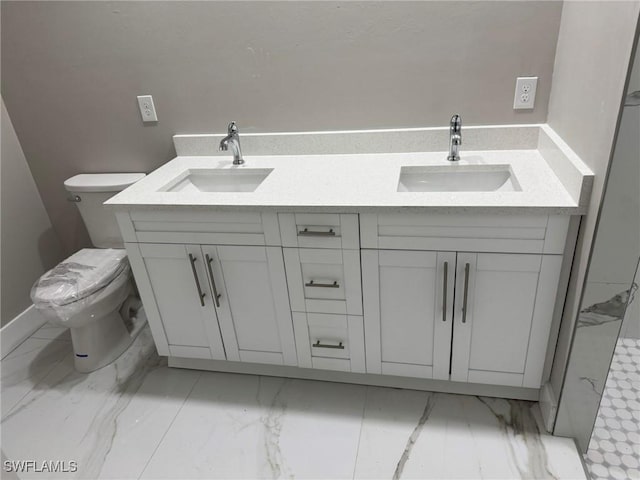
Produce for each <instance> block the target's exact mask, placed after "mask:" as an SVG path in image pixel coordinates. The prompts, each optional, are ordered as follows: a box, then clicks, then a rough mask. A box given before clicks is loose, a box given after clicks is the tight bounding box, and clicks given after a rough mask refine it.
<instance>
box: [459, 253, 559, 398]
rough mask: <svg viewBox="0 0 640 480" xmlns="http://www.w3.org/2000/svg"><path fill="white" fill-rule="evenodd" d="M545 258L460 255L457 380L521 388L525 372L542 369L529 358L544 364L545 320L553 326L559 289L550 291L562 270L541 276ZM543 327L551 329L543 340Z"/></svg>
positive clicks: (484, 254)
mask: <svg viewBox="0 0 640 480" xmlns="http://www.w3.org/2000/svg"><path fill="white" fill-rule="evenodd" d="M543 258H544V256H542V255H527V254H523V255H520V254H486V253H458V260H457V265H458V267H457V284H456V308H455V314H454V339H453V355H452V374H451V379H452V380H456V381H463V382H467V381H471V382H478V383H500V384H504V385H515V386H522V385H523V383H524V376H525V371H526V370H528V369H530V368H533V369H534V370H535V369H538V365H537V363H539V362H538V361H536V362H531V361H528V359H529V358H530V356H531V355H532V354H533V356H534V357H536V358H539V359H541V361H544V354H543V355H538V354H537V350H539V349H542V350H544V351H546V340H547V337H548V325H549V322H547V321H545V320H544V319H542V318H540V317H541V315H545V316H546V315H547V313H548V316H549V319H548V320H549V321H550V315H551V312H552V310H553V302H554V300H555V294H554V293H553V292H554V290H555V289H549V288H546V286H547V285H557V282H558V274H559V268H558V269H557V271H553V272H550V274H547V273H545V274H544V275H541V271H542V260H543ZM552 258H553V257H552ZM552 263H554V264H555V263H556V262H552ZM467 265H469V268H468V271H467V270H466V266H467ZM547 271H548V269H545V272H547ZM465 284H466V285H465ZM541 284H544V285H545V287H544V288H542V287H541ZM465 288H466V295H465ZM465 296H466V312H465V311H464V310H465V305H464V303H465ZM542 297H544V298H542ZM549 304H551V308H546V307H545V306H548V305H549ZM534 321H535V325H534ZM539 322H542V323H543V324H544V325H547V328H546V329H545V333H544V334H542V335H541V334H540V332H539V330H540V328H539V325H538V323H539ZM532 331H535V332H538V333H536V340H535V342H534V343H535V344H532V341H531V334H532ZM540 338H542V340H539V339H540ZM534 352H536V353H535V354H534ZM527 386H531V385H527ZM537 386H538V387H539V385H537Z"/></svg>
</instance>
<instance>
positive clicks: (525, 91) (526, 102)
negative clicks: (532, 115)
mask: <svg viewBox="0 0 640 480" xmlns="http://www.w3.org/2000/svg"><path fill="white" fill-rule="evenodd" d="M537 86H538V77H518V78H516V93H515V96H514V98H513V109H514V110H530V109H532V108H533V106H534V105H535V102H536V88H537Z"/></svg>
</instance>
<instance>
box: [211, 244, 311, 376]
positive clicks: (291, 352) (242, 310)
mask: <svg viewBox="0 0 640 480" xmlns="http://www.w3.org/2000/svg"><path fill="white" fill-rule="evenodd" d="M201 248H202V254H203V257H204V259H205V263H206V265H207V273H208V278H209V283H210V287H211V290H212V292H213V293H214V296H216V297H217V301H216V311H217V313H218V318H219V320H220V329H221V331H222V337H223V338H224V342H225V348H226V352H227V360H235V361H242V362H253V363H271V364H276V365H297V363H298V362H297V355H296V347H295V342H294V335H293V323H292V321H291V310H290V309H289V296H288V292H287V283H286V278H285V273H284V262H283V258H282V248H280V247H250V246H213V245H202V247H201Z"/></svg>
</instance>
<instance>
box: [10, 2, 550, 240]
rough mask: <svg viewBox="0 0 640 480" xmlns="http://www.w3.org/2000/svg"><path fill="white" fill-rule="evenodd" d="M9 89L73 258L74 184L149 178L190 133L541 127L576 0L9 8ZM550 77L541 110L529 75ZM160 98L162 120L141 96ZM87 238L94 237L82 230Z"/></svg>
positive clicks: (541, 89)
mask: <svg viewBox="0 0 640 480" xmlns="http://www.w3.org/2000/svg"><path fill="white" fill-rule="evenodd" d="M0 8H1V10H2V28H1V35H2V96H3V97H4V99H5V102H6V104H7V108H8V109H9V111H10V112H11V117H12V120H13V123H14V126H15V128H16V131H17V132H18V135H19V137H20V140H21V142H22V146H23V148H24V151H25V153H26V155H27V160H28V161H29V166H30V167H31V171H32V172H33V176H34V178H35V180H36V183H37V185H38V188H39V190H40V192H41V195H42V198H43V199H44V201H45V204H46V207H47V210H48V212H49V215H50V216H51V219H52V222H53V224H54V226H55V228H56V230H57V231H58V233H59V235H60V237H61V240H62V242H63V245H64V246H65V249H66V250H67V251H68V252H71V251H73V250H75V249H77V248H78V247H79V246H82V245H86V242H87V241H88V237H86V234H85V235H81V234H80V233H81V231H82V230H83V228H84V227H82V223H81V221H80V218H79V216H78V213H77V211H76V209H75V207H74V206H73V205H70V204H69V203H68V202H66V201H65V199H64V192H63V191H62V190H61V189H60V185H61V184H62V182H63V181H64V180H65V178H68V177H70V176H72V175H75V174H77V173H81V172H85V173H92V172H104V171H110V172H117V171H122V172H135V171H140V172H148V171H151V170H153V169H155V168H157V167H159V166H160V165H162V164H163V163H165V162H166V161H168V160H170V159H171V158H172V156H173V155H174V152H173V147H172V142H171V136H172V135H173V134H175V133H213V132H217V133H219V132H222V131H224V130H225V128H226V125H227V123H228V122H229V121H230V120H236V121H237V122H238V126H239V128H240V131H241V132H250V131H253V132H269V131H271V132H273V131H305V130H340V129H368V128H389V127H391V128H393V127H395V128H401V127H428V126H438V125H440V126H445V125H447V124H448V122H449V119H450V118H451V115H452V114H453V113H460V114H461V115H462V117H463V122H464V124H465V125H478V124H502V123H537V122H543V121H544V120H545V118H546V115H547V103H548V99H549V91H550V89H551V74H552V70H553V58H554V52H555V46H556V39H557V32H558V25H559V22H560V12H561V9H562V4H561V2H557V1H553V2H549V1H541V2H540V1H526V2H523V1H510V2H500V1H499V2H495V1H427V2H401V1H386V2H355V1H346V2H331V1H320V2H297V1H289V2H282V1H280V2H269V1H237V2H218V1H216V2H160V1H156V2H91V1H89V2H87V1H81V2H7V1H2V2H0ZM519 75H538V76H539V77H540V81H539V83H538V91H537V95H536V96H537V98H536V108H535V109H534V110H529V111H528V110H519V111H514V110H513V108H512V107H513V92H514V88H515V78H516V77H517V76H519ZM141 94H152V95H153V96H154V100H155V104H156V108H157V111H158V117H159V120H160V121H159V122H158V123H157V124H156V125H143V124H142V122H141V120H140V114H139V112H138V107H137V103H136V99H135V97H136V95H141ZM79 232H80V233H79Z"/></svg>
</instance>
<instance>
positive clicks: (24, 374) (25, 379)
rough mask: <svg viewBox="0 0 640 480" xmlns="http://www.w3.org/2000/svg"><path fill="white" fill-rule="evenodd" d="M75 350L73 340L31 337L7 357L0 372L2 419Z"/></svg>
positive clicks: (3, 360)
mask: <svg viewBox="0 0 640 480" xmlns="http://www.w3.org/2000/svg"><path fill="white" fill-rule="evenodd" d="M71 353H72V352H71V345H70V344H69V343H65V342H55V341H52V340H42V339H36V338H28V339H27V340H25V341H24V342H22V344H20V345H19V346H18V347H17V348H16V349H15V350H13V351H12V352H11V353H10V354H9V355H7V356H6V357H5V358H3V359H2V373H1V375H0V385H1V387H2V393H1V398H2V418H4V417H5V416H6V415H7V414H8V413H9V412H10V411H11V409H12V408H14V407H15V406H16V404H18V402H19V401H20V400H21V399H22V398H23V397H24V396H25V395H27V394H28V393H29V392H30V391H31V390H32V389H33V388H34V386H35V385H36V384H37V383H38V382H39V381H40V380H42V378H44V377H45V376H46V375H47V374H48V373H49V372H50V371H51V370H52V369H53V368H54V367H55V366H56V364H57V363H58V362H60V361H62V359H63V358H65V357H69V356H70V355H71Z"/></svg>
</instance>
